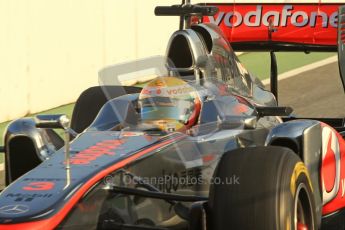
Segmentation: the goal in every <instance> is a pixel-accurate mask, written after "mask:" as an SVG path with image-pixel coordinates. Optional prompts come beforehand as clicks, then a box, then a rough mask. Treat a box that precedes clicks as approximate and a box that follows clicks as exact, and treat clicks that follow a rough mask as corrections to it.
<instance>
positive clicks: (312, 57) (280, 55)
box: [239, 52, 336, 79]
mask: <svg viewBox="0 0 345 230" xmlns="http://www.w3.org/2000/svg"><path fill="white" fill-rule="evenodd" d="M334 55H336V53H318V52H315V53H310V54H305V53H302V52H277V53H276V56H277V63H278V73H279V74H280V73H284V72H287V71H289V70H292V69H296V68H299V67H302V66H304V65H308V64H311V63H313V62H316V61H320V60H322V59H325V58H328V57H331V56H334ZM239 58H240V60H241V62H242V63H243V65H244V66H245V67H246V68H247V69H248V70H249V72H251V73H252V74H254V75H255V76H256V77H258V78H260V79H266V78H268V77H269V76H270V55H269V53H266V52H256V53H244V54H242V55H240V57H239Z"/></svg>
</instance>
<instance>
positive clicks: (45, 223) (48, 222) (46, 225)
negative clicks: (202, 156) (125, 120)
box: [0, 136, 183, 230]
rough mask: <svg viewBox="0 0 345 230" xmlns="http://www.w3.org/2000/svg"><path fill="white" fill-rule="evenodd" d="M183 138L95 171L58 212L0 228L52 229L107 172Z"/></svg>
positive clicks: (171, 140) (12, 229) (174, 139)
mask: <svg viewBox="0 0 345 230" xmlns="http://www.w3.org/2000/svg"><path fill="white" fill-rule="evenodd" d="M181 138H183V136H179V137H176V138H173V139H170V140H167V141H165V142H162V143H159V144H157V145H154V146H152V147H150V148H147V149H144V150H143V151H140V152H138V153H136V154H134V155H132V156H130V157H128V158H126V159H124V160H123V161H120V162H118V163H116V164H114V165H113V166H111V167H109V168H107V169H104V170H103V171H100V172H99V173H97V174H96V175H95V176H94V177H92V178H91V179H90V180H89V181H88V182H86V183H85V184H83V185H82V186H81V187H80V189H79V190H77V191H76V192H75V194H74V195H73V196H72V197H71V198H70V200H69V202H68V203H66V204H65V206H63V207H62V208H61V209H60V211H59V212H57V213H56V214H55V215H54V216H52V217H50V218H48V219H45V220H40V221H33V222H26V223H18V224H0V229H1V230H6V229H9V230H22V229H25V230H30V229H32V230H33V229H34V230H47V229H54V228H56V227H57V226H58V224H59V223H60V222H61V221H62V220H63V219H64V218H65V217H66V215H67V214H68V212H69V211H70V210H71V209H72V208H73V206H74V205H75V204H76V203H77V202H78V201H79V199H80V198H81V197H82V196H83V195H84V194H85V193H86V192H87V191H88V190H89V189H90V188H92V186H93V185H94V184H95V183H97V182H98V181H100V180H101V179H102V178H104V177H105V176H107V175H108V174H109V173H111V172H113V171H115V170H118V169H120V168H122V167H124V166H125V165H127V164H129V163H131V162H132V161H134V160H136V159H138V158H140V157H142V156H144V155H145V154H148V153H150V152H152V151H154V150H156V149H159V148H162V147H164V146H166V145H169V144H171V143H173V142H175V141H177V140H179V139H181Z"/></svg>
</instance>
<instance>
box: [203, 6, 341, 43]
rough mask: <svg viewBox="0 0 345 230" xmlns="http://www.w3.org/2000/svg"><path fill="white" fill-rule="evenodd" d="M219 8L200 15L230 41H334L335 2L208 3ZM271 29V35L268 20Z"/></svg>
mask: <svg viewBox="0 0 345 230" xmlns="http://www.w3.org/2000/svg"><path fill="white" fill-rule="evenodd" d="M210 5H215V6H217V7H218V8H219V12H218V13H217V14H216V15H215V16H210V17H204V18H203V21H204V22H212V23H214V24H216V25H218V26H219V27H220V29H221V30H222V31H223V32H224V34H225V36H226V38H227V40H228V41H229V42H230V43H232V42H260V41H261V42H264V41H270V40H272V41H276V42H286V43H299V44H310V45H331V46H336V45H337V12H338V7H339V6H340V5H341V3H338V4H327V3H322V2H321V1H320V3H319V4H318V3H314V4H308V3H303V4H291V3H290V4H289V3H284V4H279V3H278V4H274V3H273V4H271V3H269V4H254V3H251V4H245V3H234V4H210ZM270 21H272V23H273V24H274V28H275V29H276V31H275V32H273V33H272V37H271V39H270V38H269V33H268V24H269V22H270Z"/></svg>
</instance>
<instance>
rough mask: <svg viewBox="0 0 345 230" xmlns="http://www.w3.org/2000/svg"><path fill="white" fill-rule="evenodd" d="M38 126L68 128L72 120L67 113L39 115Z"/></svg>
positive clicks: (37, 118)
mask: <svg viewBox="0 0 345 230" xmlns="http://www.w3.org/2000/svg"><path fill="white" fill-rule="evenodd" d="M35 121H36V127H37V128H43V129H68V127H69V123H70V120H69V119H68V117H67V116H66V115H65V114H56V115H37V116H36V119H35Z"/></svg>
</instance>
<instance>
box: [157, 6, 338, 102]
mask: <svg viewBox="0 0 345 230" xmlns="http://www.w3.org/2000/svg"><path fill="white" fill-rule="evenodd" d="M239 1H241V0H234V1H233V2H232V3H212V4H208V3H202V4H198V5H191V4H190V0H182V4H181V5H174V6H170V7H156V9H155V14H156V15H158V16H180V29H188V28H190V26H191V24H193V23H200V21H201V22H206V23H207V22H209V23H214V24H216V25H218V26H219V28H220V29H221V30H222V31H223V33H224V35H225V37H226V39H227V40H228V41H229V42H230V43H231V46H232V48H233V49H234V50H235V51H268V52H270V54H271V78H270V86H271V92H272V93H273V94H274V95H275V96H276V97H278V92H277V91H278V71H277V69H278V66H277V60H276V56H275V52H276V51H303V52H306V53H308V52H311V51H334V52H338V65H339V70H340V76H341V81H342V83H343V88H344V90H345V0H343V2H339V1H337V0H309V1H308V2H307V3H302V2H301V1H299V0H295V1H294V3H292V1H291V0H286V2H288V3H276V2H274V3H261V2H267V1H258V2H257V3H249V2H247V1H244V0H242V1H241V3H239ZM251 1H254V0H251ZM277 1H278V0H277ZM325 1H327V2H325ZM243 2H245V3H243ZM280 2H285V0H280ZM296 2H298V3H296ZM311 2H313V3H311Z"/></svg>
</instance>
